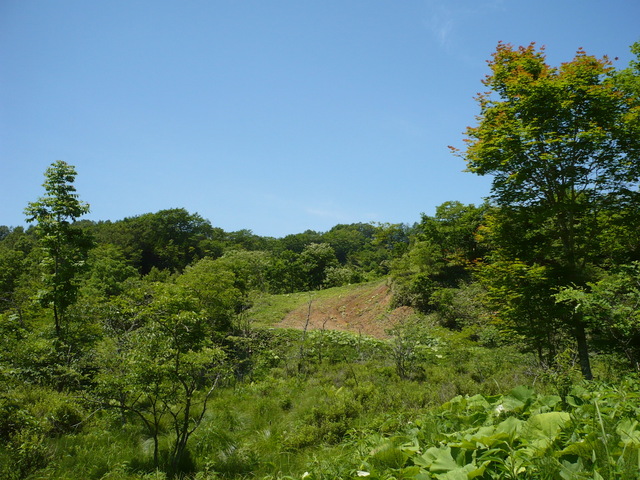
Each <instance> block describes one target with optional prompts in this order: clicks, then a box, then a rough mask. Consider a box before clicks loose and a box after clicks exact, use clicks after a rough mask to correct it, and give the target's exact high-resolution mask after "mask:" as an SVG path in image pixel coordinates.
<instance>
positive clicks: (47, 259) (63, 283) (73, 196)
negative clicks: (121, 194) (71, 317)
mask: <svg viewBox="0 0 640 480" xmlns="http://www.w3.org/2000/svg"><path fill="white" fill-rule="evenodd" d="M76 175H77V174H76V170H75V168H74V167H73V166H72V165H69V164H68V163H66V162H63V161H62V160H58V161H56V162H54V163H53V164H52V165H51V166H50V167H49V168H48V169H47V170H46V172H45V178H46V180H45V182H44V184H43V185H42V186H43V187H44V188H45V191H46V194H45V195H44V196H43V197H41V198H39V199H38V200H37V201H36V202H31V203H29V205H28V206H27V208H26V209H25V215H26V216H27V221H28V222H34V221H35V222H37V225H36V231H37V234H38V237H39V239H40V244H41V245H42V249H43V252H44V259H43V261H42V269H43V275H44V283H45V285H46V287H47V290H46V291H45V292H43V293H42V295H41V300H42V301H43V303H44V304H45V305H48V306H51V307H52V308H53V317H54V321H55V328H56V334H57V335H58V337H59V336H60V335H61V329H62V325H63V322H64V316H65V312H66V310H67V308H68V307H69V306H70V305H72V304H73V302H74V301H75V299H76V296H77V292H78V284H77V282H76V276H77V274H78V273H79V272H80V271H81V270H82V269H83V268H84V266H85V261H86V259H87V255H88V252H89V250H90V248H91V245H92V242H91V240H90V238H89V237H88V236H87V235H85V233H84V232H83V231H82V229H80V228H78V227H77V226H76V225H74V223H75V221H76V220H77V219H78V218H79V217H81V216H82V215H84V214H86V213H88V212H89V204H87V203H85V202H83V201H81V200H80V199H79V198H78V194H77V193H76V189H75V187H74V185H73V182H74V181H75V178H76Z"/></svg>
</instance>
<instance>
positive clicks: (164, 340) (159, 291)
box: [95, 284, 232, 473]
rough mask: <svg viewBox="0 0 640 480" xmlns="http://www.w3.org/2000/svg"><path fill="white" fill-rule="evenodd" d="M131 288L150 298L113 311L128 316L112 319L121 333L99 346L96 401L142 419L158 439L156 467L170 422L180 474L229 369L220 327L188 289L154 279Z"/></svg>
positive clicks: (172, 460)
mask: <svg viewBox="0 0 640 480" xmlns="http://www.w3.org/2000/svg"><path fill="white" fill-rule="evenodd" d="M189 286H190V284H189V285H187V287H189ZM228 288H232V286H231V285H228ZM130 293H131V294H133V295H139V294H140V293H142V297H144V302H140V301H138V300H137V299H135V298H134V299H127V298H123V299H120V301H125V302H126V301H127V300H133V303H134V305H133V306H132V308H131V309H128V310H126V309H124V308H121V305H120V304H119V303H116V304H115V305H114V306H116V307H117V308H115V309H113V310H114V312H113V313H112V316H113V317H118V316H122V318H120V319H118V318H110V319H109V322H110V325H111V326H110V328H109V330H111V331H112V332H113V334H112V335H110V336H108V337H105V338H104V339H103V341H102V342H101V344H100V345H99V346H98V348H97V349H96V355H95V356H96V360H97V363H96V365H97V367H98V373H97V375H96V389H95V401H96V402H97V403H98V404H100V405H101V406H103V407H104V408H110V409H116V410H119V411H120V413H121V414H122V418H123V419H127V418H128V417H133V418H136V419H138V420H140V421H141V422H142V424H143V425H144V426H145V428H146V430H147V433H148V434H149V436H150V437H151V438H152V440H153V459H154V465H155V467H156V468H158V467H160V466H161V463H160V462H161V457H160V454H161V451H160V436H161V435H162V434H163V432H165V428H166V426H167V424H168V426H169V429H170V431H171V433H172V434H173V442H172V444H171V447H170V450H169V451H168V470H169V471H171V472H173V473H177V472H179V471H180V470H181V468H183V466H184V465H185V463H187V462H188V448H187V447H188V441H189V438H190V437H191V435H192V434H193V433H194V432H195V431H196V429H197V428H198V426H199V425H200V424H201V422H202V420H203V418H204V416H205V414H206V412H207V408H208V402H209V399H210V398H211V395H212V394H213V393H214V391H215V389H216V387H217V386H218V385H219V382H220V380H221V379H223V378H224V377H225V375H226V374H227V371H228V365H227V362H226V354H225V353H224V351H223V350H222V348H221V347H220V346H219V345H217V344H216V343H215V342H214V341H213V337H214V336H215V333H216V328H217V327H218V325H214V324H213V323H212V322H211V321H210V318H209V316H208V310H210V308H201V307H202V302H201V301H200V300H198V299H196V298H194V297H193V296H192V295H191V293H190V291H188V290H187V288H183V287H182V286H176V285H172V284H167V285H163V284H154V285H152V286H150V287H148V289H146V290H145V291H144V292H130ZM127 294H129V292H127ZM127 294H125V297H126V295H127ZM218 294H219V295H226V293H225V292H218ZM223 301H224V300H223ZM113 326H116V327H117V328H113Z"/></svg>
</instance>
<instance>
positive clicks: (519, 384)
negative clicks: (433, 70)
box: [0, 44, 640, 480]
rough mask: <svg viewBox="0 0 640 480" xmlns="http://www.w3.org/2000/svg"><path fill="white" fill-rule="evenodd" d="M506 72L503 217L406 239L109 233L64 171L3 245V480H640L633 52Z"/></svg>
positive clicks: (534, 61)
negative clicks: (624, 62)
mask: <svg viewBox="0 0 640 480" xmlns="http://www.w3.org/2000/svg"><path fill="white" fill-rule="evenodd" d="M632 51H633V52H634V53H635V54H636V55H639V56H640V44H635V45H634V46H633V47H632ZM489 66H490V68H491V72H492V73H491V75H489V76H488V77H487V78H486V79H485V80H484V84H485V85H486V87H487V88H488V89H489V90H490V92H487V93H484V94H481V95H480V96H479V97H478V102H479V106H480V111H481V113H480V115H479V117H478V119H477V125H476V126H475V127H469V129H468V130H467V139H466V140H467V149H466V150H465V151H455V153H456V154H457V155H459V156H461V157H462V158H463V159H464V160H465V161H466V162H467V166H468V169H469V170H470V171H471V172H473V173H476V174H481V175H484V174H489V175H492V178H493V187H492V191H491V196H490V197H489V198H488V199H487V201H486V202H485V203H484V204H482V205H465V204H462V203H460V202H457V201H449V202H446V203H444V204H442V205H440V206H438V207H437V209H436V211H435V214H434V215H433V216H429V215H426V214H422V216H421V218H419V219H417V221H416V222H415V223H414V224H413V225H404V224H364V223H357V224H348V225H346V224H341V225H336V226H335V227H333V228H332V229H330V230H329V231H327V232H316V231H310V230H309V231H306V232H303V233H298V234H291V235H287V236H285V237H282V238H270V237H261V236H258V235H255V234H253V233H252V232H251V231H250V230H241V231H237V232H226V231H224V230H222V229H221V228H218V227H214V226H213V225H212V224H211V222H210V221H209V220H207V219H205V218H203V217H201V216H200V215H198V214H197V213H191V212H188V211H186V210H184V209H181V208H175V209H170V210H161V211H159V212H156V213H146V214H142V215H139V216H135V217H130V218H125V219H123V220H119V221H100V222H94V221H89V220H86V219H83V218H82V217H83V216H84V215H85V214H86V213H87V212H88V211H89V205H88V204H87V203H85V202H84V201H83V200H81V197H80V195H79V194H78V193H76V190H75V187H74V182H75V178H76V175H77V173H76V170H75V168H74V167H73V166H72V165H69V164H67V163H65V162H64V161H56V162H55V163H53V164H52V165H51V166H50V167H49V169H47V171H46V172H45V183H44V184H43V188H44V193H43V196H41V197H40V198H38V199H36V200H35V201H34V202H32V203H29V204H28V205H27V206H26V208H25V215H26V218H27V220H28V221H29V223H30V224H31V226H30V227H29V228H26V229H25V228H22V227H9V226H0V339H1V341H2V349H0V478H2V479H7V480H17V479H43V478H47V479H66V480H72V479H78V480H80V479H82V480H87V479H89V480H90V479H95V480H100V479H104V480H107V479H111V480H113V479H122V480H129V479H130V480H133V479H173V478H184V479H193V480H211V479H231V478H246V479H249V478H255V479H265V480H266V479H271V480H276V479H280V480H284V479H288V480H289V479H308V480H316V479H317V480H320V479H326V480H328V479H349V478H353V479H355V478H367V477H368V478H371V479H389V480H390V479H416V480H427V479H439V480H458V479H461V480H462V479H479V480H486V479H583V478H584V479H634V478H640V426H639V424H638V422H639V420H638V419H639V418H640V378H639V377H638V373H639V372H640V308H639V307H638V305H640V233H639V232H640V228H639V227H640V210H639V206H640V201H639V200H640V198H639V190H638V186H639V181H640V155H639V154H640V95H639V93H640V57H639V59H638V60H637V61H633V62H631V64H630V66H629V67H628V68H627V69H622V70H615V69H613V67H611V64H610V63H609V62H608V61H607V60H606V59H597V58H594V57H592V56H589V55H587V54H586V53H585V52H582V51H580V52H578V53H577V55H576V57H575V58H574V59H573V60H571V61H569V62H567V63H564V64H562V65H561V66H560V67H558V68H555V67H552V66H550V65H548V64H546V59H545V56H544V51H543V50H538V49H536V48H535V46H534V45H530V46H528V47H520V48H514V47H512V46H510V45H506V44H499V45H498V48H497V51H496V52H495V54H494V55H493V57H492V60H490V62H489ZM454 150H455V149H454Z"/></svg>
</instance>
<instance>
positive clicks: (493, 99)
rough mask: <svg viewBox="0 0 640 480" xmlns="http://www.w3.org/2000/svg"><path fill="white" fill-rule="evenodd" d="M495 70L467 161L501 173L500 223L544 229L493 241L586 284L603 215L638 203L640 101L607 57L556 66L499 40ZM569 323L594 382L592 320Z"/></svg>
mask: <svg viewBox="0 0 640 480" xmlns="http://www.w3.org/2000/svg"><path fill="white" fill-rule="evenodd" d="M489 67H490V69H491V73H490V74H489V75H488V76H487V77H486V78H485V80H484V81H483V83H484V85H486V86H487V87H489V88H490V90H491V91H489V92H486V93H482V94H479V96H478V101H479V104H480V109H481V112H480V116H479V117H478V126H476V127H469V128H468V129H467V137H468V138H467V139H466V140H465V141H466V142H467V150H466V152H463V153H462V157H463V158H464V159H465V160H466V162H467V165H468V168H469V170H470V171H471V172H473V173H476V174H479V175H486V174H490V175H493V186H492V194H493V195H492V197H493V200H494V201H495V202H496V203H497V205H498V206H499V207H500V210H501V214H500V215H501V217H502V218H505V219H508V221H509V222H510V223H511V224H512V225H513V224H514V223H516V220H517V219H522V220H523V221H527V222H528V221H530V219H535V221H536V229H537V231H536V232H535V235H532V236H528V235H526V234H525V236H524V237H522V236H520V237H517V238H516V237H514V236H511V235H499V233H500V232H499V231H500V228H498V229H497V230H496V232H497V234H496V235H494V236H493V239H492V240H493V243H494V245H495V246H496V247H497V249H498V251H500V250H501V249H502V250H503V251H505V252H508V255H510V256H511V257H512V258H518V259H520V260H524V261H526V262H527V263H529V264H530V265H533V264H540V265H550V266H553V267H554V268H556V269H557V270H559V271H562V272H563V278H561V279H559V282H560V285H558V286H561V285H562V284H565V285H568V284H576V285H584V284H585V283H586V281H587V280H588V279H589V267H590V265H591V264H592V263H594V262H595V261H597V257H598V254H599V249H598V239H599V233H600V228H601V225H600V220H601V219H602V218H603V215H602V213H603V212H605V215H604V217H606V215H609V214H613V213H615V212H618V211H620V210H623V209H625V208H626V207H627V206H628V205H629V204H630V203H633V202H634V201H636V200H637V194H638V192H637V187H638V179H639V175H640V162H639V161H638V160H639V156H640V155H639V154H640V122H639V121H638V117H639V113H640V112H639V110H638V99H637V97H635V96H634V95H632V94H629V93H628V92H629V90H628V89H627V90H626V91H625V90H624V89H623V88H622V86H621V82H619V81H616V75H615V73H616V72H615V70H614V68H613V67H612V66H611V62H610V61H609V60H608V59H607V58H606V57H605V58H602V59H598V58H595V57H593V56H590V55H587V54H586V53H585V52H584V51H582V50H580V51H578V52H577V54H576V56H575V58H574V59H573V60H572V61H570V62H566V63H563V64H562V65H561V66H560V67H557V68H556V67H552V66H550V65H548V64H547V63H546V58H545V53H544V49H536V47H535V45H534V44H531V45H529V46H527V47H520V48H517V49H515V48H513V47H512V46H511V45H508V44H503V43H499V44H498V48H497V50H496V52H495V53H494V54H493V59H492V60H491V61H489ZM629 83H630V82H627V83H626V84H625V85H628V84H629ZM507 230H508V229H507ZM516 230H517V228H516ZM503 231H504V229H503ZM520 231H522V229H520ZM541 245H544V246H545V248H540V246H541ZM534 253H535V254H537V256H536V257H534V256H533V254H534ZM562 320H563V323H564V325H565V327H566V328H567V329H568V331H570V332H571V333H572V335H573V336H574V338H575V339H576V341H577V345H578V353H579V357H580V364H581V368H582V372H583V374H584V376H585V377H586V378H590V377H591V370H590V364H589V356H588V348H587V337H586V332H585V322H584V320H583V318H582V317H581V315H580V313H579V312H577V313H575V314H572V315H570V316H567V317H565V318H564V319H562Z"/></svg>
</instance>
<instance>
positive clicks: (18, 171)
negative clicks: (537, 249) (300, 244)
mask: <svg viewBox="0 0 640 480" xmlns="http://www.w3.org/2000/svg"><path fill="white" fill-rule="evenodd" d="M638 40H640V2H638V1H637V0H608V1H603V0H580V1H577V0H575V1H574V0H536V1H532V0H526V1H520V0H402V1H397V0H396V1H392V0H386V1H383V0H340V1H337V0H317V1H312V0H287V1H285V0H235V1H232V0H228V1H217V0H208V1H204V0H191V1H178V0H175V1H165V0H153V1H142V0H126V1H123V0H109V1H86V0H55V1H54V0H31V1H25V0H0V225H3V224H4V225H11V226H17V225H23V224H24V218H25V217H24V214H23V210H24V208H25V206H26V205H27V203H28V202H30V201H35V200H36V199H37V198H38V197H39V196H41V195H42V194H43V193H44V189H43V188H42V186H41V185H42V183H43V181H44V176H43V175H44V171H45V170H46V168H47V167H48V166H49V165H50V164H51V163H52V162H54V161H55V160H64V161H66V162H67V163H70V164H72V165H74V166H75V167H76V169H77V171H78V176H77V178H76V183H75V184H76V187H77V190H78V193H79V195H80V198H81V199H82V200H84V201H86V202H88V203H90V204H91V214H89V215H88V216H87V217H86V218H89V219H92V220H96V221H97V220H120V219H123V218H125V217H130V216H134V215H140V214H143V213H148V212H157V211H159V210H162V209H167V208H185V209H187V210H188V211H189V212H191V213H199V214H200V215H202V216H203V217H204V218H206V219H208V220H210V221H211V223H212V224H213V225H214V226H216V227H221V228H223V229H224V230H226V231H235V230H240V229H250V230H252V231H253V232H254V233H256V234H258V235H268V236H274V237H281V236H284V235H287V234H290V233H300V232H303V231H304V230H307V229H313V230H317V231H326V230H329V229H330V228H331V227H333V226H334V225H336V224H339V223H355V222H390V223H409V224H412V223H413V222H416V221H418V220H419V219H420V213H421V212H425V213H427V214H429V215H433V213H434V211H435V207H436V206H437V205H440V204H441V203H443V202H445V201H447V200H459V201H461V202H463V203H475V204H478V203H480V202H482V199H483V198H484V197H486V196H488V195H489V193H490V178H483V177H478V176H475V175H473V174H471V173H465V172H463V170H464V168H465V165H464V162H463V160H461V159H459V158H457V157H454V156H452V155H451V154H450V153H449V151H448V148H447V146H448V145H454V146H458V147H460V146H462V139H463V134H462V132H463V131H464V129H465V127H466V126H467V125H473V124H475V115H476V114H477V113H478V106H477V104H476V102H475V101H474V100H473V97H474V95H475V94H476V93H477V92H479V91H482V90H483V89H484V88H483V86H482V84H481V79H482V78H483V77H484V76H485V75H486V74H487V73H488V68H487V65H486V60H487V59H489V58H490V56H491V53H492V52H494V51H495V47H496V44H497V43H498V41H503V42H508V43H512V44H514V45H527V44H529V43H530V42H532V41H535V42H536V43H537V44H538V45H545V46H546V49H547V50H546V51H547V58H548V61H549V62H550V63H551V64H553V65H559V64H560V63H561V62H563V61H568V60H570V59H572V58H573V56H574V54H575V52H576V50H577V49H578V48H579V47H583V48H584V49H585V50H586V51H587V53H589V54H593V55H596V56H602V55H609V57H610V58H611V59H613V58H614V57H619V60H618V61H616V62H615V66H616V67H617V68H625V67H626V66H627V65H628V62H629V60H630V59H631V54H630V52H629V46H630V45H631V44H632V43H634V42H635V41H638Z"/></svg>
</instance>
